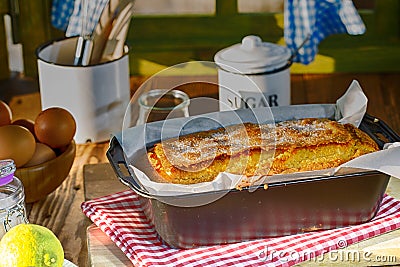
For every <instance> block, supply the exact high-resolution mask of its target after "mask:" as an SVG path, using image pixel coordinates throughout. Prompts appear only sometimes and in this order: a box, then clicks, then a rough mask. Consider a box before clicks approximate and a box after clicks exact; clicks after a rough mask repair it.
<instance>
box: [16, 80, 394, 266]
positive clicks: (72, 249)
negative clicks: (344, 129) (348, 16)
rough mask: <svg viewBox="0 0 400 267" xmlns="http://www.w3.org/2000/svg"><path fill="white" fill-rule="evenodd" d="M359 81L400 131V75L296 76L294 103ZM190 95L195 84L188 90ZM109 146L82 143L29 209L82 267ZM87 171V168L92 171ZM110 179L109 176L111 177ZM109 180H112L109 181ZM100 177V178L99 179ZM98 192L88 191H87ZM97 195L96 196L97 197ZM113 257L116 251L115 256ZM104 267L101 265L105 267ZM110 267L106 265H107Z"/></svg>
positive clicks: (334, 95)
mask: <svg viewBox="0 0 400 267" xmlns="http://www.w3.org/2000/svg"><path fill="white" fill-rule="evenodd" d="M353 79H357V80H358V81H359V82H360V84H361V86H362V88H363V90H364V92H365V94H366V95H367V97H368V99H369V104H368V110H367V111H368V113H370V114H372V115H374V116H377V117H379V118H380V119H382V120H384V121H385V122H387V124H388V125H389V126H390V127H391V128H393V129H394V130H395V131H396V132H398V133H400V112H399V107H400V103H399V102H400V90H399V88H400V73H388V74H334V75H293V76H292V103H293V104H305V103H334V102H335V101H336V99H338V98H339V97H340V96H341V95H342V94H343V93H344V92H345V91H346V89H347V87H348V86H349V85H350V83H351V81H352V80H353ZM131 81H132V91H133V92H134V91H135V89H136V88H137V87H138V86H139V85H140V84H141V83H142V82H143V81H144V78H143V77H139V78H137V77H134V78H132V80H131ZM182 89H183V90H185V91H186V92H187V93H189V95H191V96H192V95H193V94H196V93H198V92H192V91H191V88H190V86H185V87H183V88H182ZM216 89H217V87H216V86H212V87H210V88H209V89H207V88H203V91H202V92H203V93H204V94H206V95H211V96H213V97H216V96H217V92H216ZM9 104H10V106H11V109H12V111H13V113H14V114H18V116H19V117H25V118H31V119H34V118H35V117H36V115H37V114H38V113H39V112H40V95H39V93H38V92H36V93H32V94H22V95H17V96H15V97H13V98H11V100H10V102H9ZM107 147H108V143H107V142H105V143H99V144H86V145H77V154H76V158H75V161H74V164H73V166H72V169H71V172H70V174H69V176H68V177H67V179H66V180H65V181H64V183H63V184H62V185H61V186H60V187H59V188H58V189H57V190H56V191H54V192H53V193H51V194H50V195H48V196H47V197H46V198H44V199H43V200H41V201H39V202H37V203H34V204H32V205H29V206H28V210H29V221H30V222H32V223H37V224H41V225H44V226H46V227H48V228H50V229H51V230H53V231H54V233H55V234H56V235H57V236H58V237H59V238H60V240H61V243H62V245H63V247H64V250H65V257H66V258H67V259H68V260H70V261H71V262H73V263H75V264H77V265H78V266H82V267H84V266H88V250H87V233H86V229H87V227H88V226H90V225H91V222H90V220H89V219H87V218H86V217H85V216H84V214H83V213H82V211H81V207H80V205H81V203H82V202H83V201H84V200H85V193H84V191H85V188H84V187H85V186H84V185H85V183H84V166H85V165H87V164H97V163H107V162H108V161H107V159H106V156H105V152H106V150H107ZM86 168H88V167H85V170H86V171H88V170H87V169H86ZM105 176H107V177H108V175H105ZM104 178H106V177H104ZM99 179H100V176H99ZM89 188H90V189H92V188H93V189H95V188H94V187H89V186H87V187H86V190H89ZM107 188H110V187H109V186H106V188H103V187H102V186H98V188H97V189H95V191H96V190H101V191H97V192H98V193H101V194H106V193H112V192H108V191H107V190H105V189H107ZM89 194H92V195H91V196H94V194H93V193H90V192H89ZM110 253H113V252H110ZM100 266H101V265H100ZM103 266H104V265H103Z"/></svg>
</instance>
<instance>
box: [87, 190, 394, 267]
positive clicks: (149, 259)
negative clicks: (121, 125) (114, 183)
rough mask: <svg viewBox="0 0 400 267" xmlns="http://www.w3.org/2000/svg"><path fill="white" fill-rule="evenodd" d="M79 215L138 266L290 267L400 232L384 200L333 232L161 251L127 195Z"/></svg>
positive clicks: (92, 204)
mask: <svg viewBox="0 0 400 267" xmlns="http://www.w3.org/2000/svg"><path fill="white" fill-rule="evenodd" d="M82 210H83V212H84V214H85V215H86V216H88V217H89V218H90V219H91V220H92V221H93V222H94V223H95V224H96V225H97V226H98V227H100V229H101V230H102V231H103V232H104V233H106V234H107V235H108V236H109V237H110V238H111V239H112V240H113V242H115V243H116V245H117V246H118V247H119V248H120V249H121V250H122V251H123V252H124V253H125V254H126V256H127V257H128V258H129V259H130V260H131V261H132V263H133V264H134V265H137V266H160V265H162V266H174V267H175V266H235V265H237V266H243V265H245V266H292V265H294V264H297V263H299V262H302V261H305V260H308V259H310V258H317V257H318V256H320V255H322V254H324V253H328V252H330V251H334V250H338V249H341V248H345V247H347V246H349V245H351V244H353V243H356V242H360V241H362V240H364V239H368V238H371V237H374V236H377V235H380V234H383V233H386V232H389V231H392V230H395V229H398V228H400V201H399V200H396V199H394V198H392V197H390V196H388V195H385V197H384V198H383V201H382V203H381V206H380V208H379V211H378V214H377V216H376V217H375V218H374V219H373V220H371V221H370V222H367V223H364V224H360V225H356V226H351V227H344V228H339V229H333V230H326V231H319V232H310V233H304V234H297V235H290V236H284V237H274V238H266V239H257V240H253V241H247V242H241V243H235V244H227V245H218V246H206V247H199V248H193V249H177V248H171V247H169V246H168V245H165V244H164V243H163V242H162V241H161V240H160V239H159V236H158V234H157V232H156V230H155V229H154V227H153V226H152V224H151V223H150V222H149V221H148V220H147V218H146V216H145V215H144V213H143V211H142V209H141V207H140V204H139V199H138V196H137V195H136V194H135V193H134V192H133V191H131V190H127V191H123V192H120V193H116V194H112V195H109V196H104V197H101V198H97V199H94V200H90V201H87V202H84V203H82Z"/></svg>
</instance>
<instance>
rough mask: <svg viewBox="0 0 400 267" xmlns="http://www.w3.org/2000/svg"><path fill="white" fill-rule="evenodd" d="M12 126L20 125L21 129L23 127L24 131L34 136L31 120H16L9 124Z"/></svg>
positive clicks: (33, 125)
mask: <svg viewBox="0 0 400 267" xmlns="http://www.w3.org/2000/svg"><path fill="white" fill-rule="evenodd" d="M11 124H12V125H20V126H22V127H25V128H26V129H28V130H29V131H30V132H31V133H32V134H33V136H35V138H36V135H35V122H34V121H33V120H29V119H18V120H14V121H12V122H11Z"/></svg>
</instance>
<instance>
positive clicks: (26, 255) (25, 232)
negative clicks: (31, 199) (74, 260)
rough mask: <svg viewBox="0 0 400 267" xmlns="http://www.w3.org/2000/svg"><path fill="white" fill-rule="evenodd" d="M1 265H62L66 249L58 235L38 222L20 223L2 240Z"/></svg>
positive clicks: (15, 266)
mask: <svg viewBox="0 0 400 267" xmlns="http://www.w3.org/2000/svg"><path fill="white" fill-rule="evenodd" d="M0 259H1V260H0V267H3V266H4V267H5V266H7V267H10V266H14V267H26V266H35V267H48V266H51V267H62V265H63V262H64V250H63V247H62V245H61V243H60V241H59V240H58V238H57V237H56V235H55V234H54V233H53V232H52V231H51V230H50V229H48V228H46V227H43V226H40V225H36V224H29V223H28V224H19V225H16V226H14V227H13V228H11V229H10V230H9V231H8V232H7V233H6V234H5V235H4V236H3V238H2V239H1V241H0Z"/></svg>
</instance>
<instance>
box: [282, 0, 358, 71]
mask: <svg viewBox="0 0 400 267" xmlns="http://www.w3.org/2000/svg"><path fill="white" fill-rule="evenodd" d="M284 18H285V19H284V37H285V41H286V45H287V46H288V47H289V48H290V49H292V51H296V50H297V48H298V47H299V46H300V45H301V44H302V43H303V41H304V40H305V39H306V38H307V37H309V40H308V41H307V42H306V43H305V45H304V46H303V47H302V48H301V49H300V50H299V51H298V55H297V56H296V57H295V58H294V61H295V62H301V63H303V64H309V63H310V62H312V61H313V60H314V58H315V56H316V54H317V52H318V45H319V43H320V42H321V41H322V40H323V39H325V38H326V37H327V36H328V35H331V34H337V33H348V34H350V35H359V34H363V33H364V32H365V25H364V23H363V21H362V19H361V17H360V16H359V14H358V12H357V9H356V8H355V7H354V5H353V2H352V1H351V0H285V9H284Z"/></svg>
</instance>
